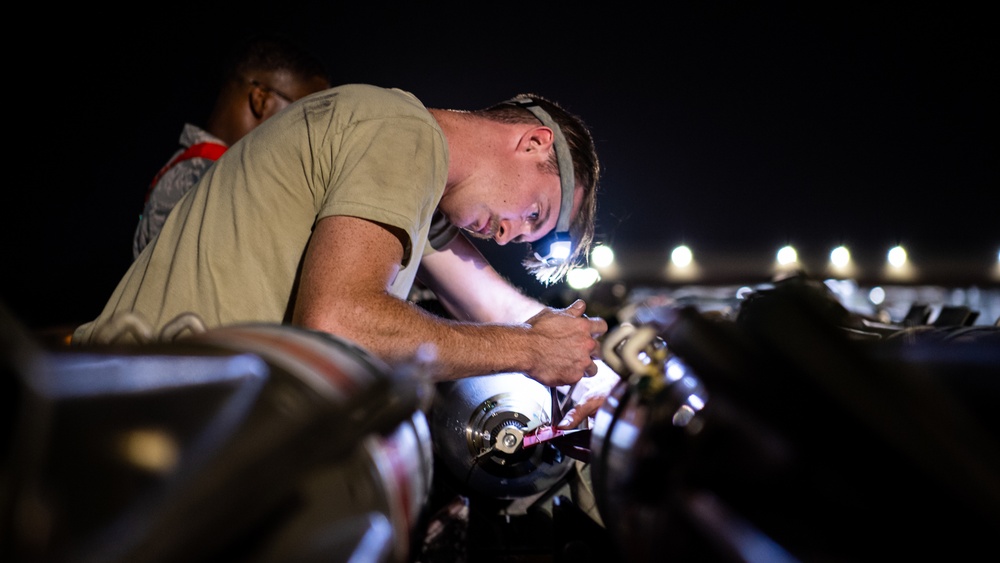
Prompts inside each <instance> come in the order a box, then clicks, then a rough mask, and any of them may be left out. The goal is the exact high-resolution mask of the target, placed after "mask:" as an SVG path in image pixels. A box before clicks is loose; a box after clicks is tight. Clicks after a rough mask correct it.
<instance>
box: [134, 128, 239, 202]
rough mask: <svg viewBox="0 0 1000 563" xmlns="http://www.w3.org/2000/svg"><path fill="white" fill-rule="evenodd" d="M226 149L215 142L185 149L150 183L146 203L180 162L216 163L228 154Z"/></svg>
mask: <svg viewBox="0 0 1000 563" xmlns="http://www.w3.org/2000/svg"><path fill="white" fill-rule="evenodd" d="M226 148H228V147H226V145H220V144H219V143H213V142H204V143H195V144H193V145H191V146H190V147H188V148H187V149H185V150H184V152H182V153H181V154H179V155H177V156H176V157H174V158H172V159H171V160H170V162H168V163H166V164H165V165H164V166H163V168H161V169H160V171H159V172H157V173H156V177H154V178H153V181H152V182H150V184H149V189H148V190H146V200H145V201H149V195H150V194H151V193H153V187H154V186H155V185H156V183H157V182H159V181H160V178H162V177H163V175H164V174H166V173H167V170H170V169H171V168H173V167H174V165H176V164H177V163H178V162H181V161H183V160H187V159H189V158H207V159H209V160H211V161H213V162H214V161H216V160H219V157H220V156H222V153H224V152H226Z"/></svg>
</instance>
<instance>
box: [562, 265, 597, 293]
mask: <svg viewBox="0 0 1000 563" xmlns="http://www.w3.org/2000/svg"><path fill="white" fill-rule="evenodd" d="M600 279H601V275H600V274H598V273H597V270H595V269H593V268H574V269H572V270H570V271H569V272H568V273H567V274H566V283H568V284H569V286H570V287H572V288H573V289H586V288H588V287H590V286H592V285H594V284H595V283H597V281H598V280H600Z"/></svg>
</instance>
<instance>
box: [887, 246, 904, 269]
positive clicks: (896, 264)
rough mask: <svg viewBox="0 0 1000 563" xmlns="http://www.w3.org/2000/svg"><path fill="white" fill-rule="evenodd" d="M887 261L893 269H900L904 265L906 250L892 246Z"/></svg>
mask: <svg viewBox="0 0 1000 563" xmlns="http://www.w3.org/2000/svg"><path fill="white" fill-rule="evenodd" d="M888 259H889V264H891V265H892V267H893V268H902V267H903V265H904V264H906V250H905V249H904V248H903V247H902V246H894V247H892V248H891V249H890V250H889V255H888Z"/></svg>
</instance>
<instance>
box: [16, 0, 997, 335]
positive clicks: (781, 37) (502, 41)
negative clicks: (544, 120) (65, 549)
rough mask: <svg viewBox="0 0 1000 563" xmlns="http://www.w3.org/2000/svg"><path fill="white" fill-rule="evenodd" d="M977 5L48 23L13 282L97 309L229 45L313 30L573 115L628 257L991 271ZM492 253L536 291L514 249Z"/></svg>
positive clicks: (334, 12)
mask: <svg viewBox="0 0 1000 563" xmlns="http://www.w3.org/2000/svg"><path fill="white" fill-rule="evenodd" d="M432 10H437V11H436V12H435V11H432ZM981 10H983V11H981ZM984 10H985V8H967V7H961V8H954V7H949V8H947V9H946V8H943V7H938V6H929V5H928V6H923V5H919V6H913V5H908V6H902V7H892V6H870V5H862V4H858V5H857V6H850V5H846V6H845V5H844V4H837V5H836V6H833V5H831V6H821V7H817V6H803V7H796V8H791V9H788V10H779V9H778V8H772V7H764V8H760V7H748V6H745V5H738V6H731V7H727V8H725V9H723V8H720V7H714V6H700V5H692V6H680V7H678V6H670V7H663V8H658V9H657V10H656V11H655V12H653V11H650V12H649V13H645V12H641V11H639V12H626V11H625V10H622V11H620V12H615V11H612V10H610V9H608V8H601V7H598V8H585V7H582V6H579V5H565V6H564V5H561V4H559V3H555V4H553V3H548V4H545V5H543V6H540V7H534V8H532V9H531V11H530V12H523V11H520V10H510V11H505V12H504V13H503V14H500V13H496V14H492V15H486V16H483V15H480V16H476V17H472V16H464V15H463V14H465V13H466V12H464V11H463V12H461V13H459V12H455V13H454V14H447V13H444V11H445V8H443V7H440V6H422V7H421V6H414V5H412V4H406V5H400V6H379V7H365V6H332V5H330V3H318V2H306V1H301V2H295V1H293V2H289V3H286V5H284V10H283V11H282V12H281V13H275V14H273V17H269V19H268V21H266V22H254V21H252V20H251V16H250V15H246V14H243V13H235V12H234V13H233V14H228V15H225V17H227V18H229V20H228V21H229V25H227V26H217V25H214V24H212V23H211V22H212V19H213V17H222V16H223V15H224V10H222V9H217V8H211V7H209V8H206V12H205V13H204V14H201V15H200V16H199V19H200V20H201V21H199V23H198V24H197V27H191V26H192V25H194V23H193V21H192V19H191V16H190V14H173V13H165V14H163V15H162V16H157V17H155V18H152V19H151V20H150V21H146V19H141V20H140V19H139V18H137V17H132V16H130V15H128V14H125V15H122V16H121V17H123V18H124V19H125V21H122V22H119V21H117V19H116V22H115V23H113V24H112V23H111V22H109V21H103V20H102V21H98V22H97V23H96V24H89V25H86V26H85V25H78V26H77V25H74V26H73V27H72V29H61V30H60V29H57V28H45V29H43V30H41V31H40V32H39V33H38V34H37V35H36V36H35V38H36V40H37V41H38V42H39V43H42V44H44V45H45V46H46V49H49V50H52V51H55V52H58V53H61V54H62V59H60V61H59V62H58V64H53V63H51V62H46V63H45V64H44V65H42V64H41V63H40V57H38V56H36V55H34V53H32V54H30V55H24V56H20V58H18V59H16V60H15V61H14V62H15V68H14V72H15V73H14V74H13V75H12V76H13V77H15V78H18V79H21V80H24V81H25V82H24V84H29V85H33V86H37V88H38V89H39V90H38V91H39V92H40V95H41V96H42V100H41V101H42V103H41V104H39V105H38V106H37V109H34V110H32V111H31V112H30V113H29V115H31V116H32V118H31V119H32V121H30V122H27V126H25V127H21V128H19V129H18V131H17V132H18V133H19V134H20V136H21V137H22V138H21V139H18V140H17V141H16V144H17V146H16V147H15V149H14V157H15V162H16V163H17V164H18V165H20V166H23V167H24V168H25V169H27V170H28V171H30V173H31V178H32V180H33V181H32V182H25V183H24V184H22V185H20V186H16V187H15V188H14V189H15V190H16V193H17V195H16V196H15V197H14V202H15V205H14V206H11V207H9V208H8V214H9V215H11V217H10V218H9V219H8V220H7V221H6V222H5V224H6V225H7V233H6V235H7V236H5V237H4V239H5V240H6V241H7V242H6V243H5V244H6V245H7V247H8V249H9V251H8V252H7V253H6V254H7V255H8V256H13V260H12V261H9V262H8V267H7V268H6V272H7V273H6V274H5V275H4V276H3V291H2V294H0V295H2V298H3V301H4V302H5V303H6V305H7V306H8V307H10V308H11V309H12V310H13V311H14V313H15V315H16V316H17V317H18V318H20V319H21V320H22V321H23V322H25V323H26V324H28V325H29V326H30V327H44V326H48V325H51V324H61V323H76V322H83V321H86V320H89V319H90V318H92V317H93V316H96V314H97V313H98V312H99V310H100V308H101V307H103V304H104V303H105V302H106V300H107V299H108V297H109V296H110V295H111V292H112V291H113V290H114V286H115V284H116V283H117V281H118V279H120V277H121V276H122V274H123V273H124V271H125V269H126V268H127V267H128V264H129V263H130V261H131V250H130V246H131V237H132V233H133V230H134V228H135V222H136V220H137V217H138V213H139V211H140V208H141V203H142V198H143V195H144V193H145V189H146V188H147V186H148V183H149V180H150V179H151V177H152V175H153V174H154V173H155V172H156V170H158V169H159V167H160V166H161V165H162V164H163V162H164V161H165V160H166V158H167V157H168V156H169V155H170V154H171V153H172V152H173V150H174V149H175V147H176V141H177V137H178V136H179V134H180V130H181V127H182V126H183V124H184V123H185V122H186V121H191V122H195V123H199V122H200V121H201V120H203V118H204V116H205V115H207V112H208V110H209V108H210V105H211V102H212V98H213V95H214V78H215V77H214V73H215V71H216V70H217V68H218V65H219V64H220V59H221V57H222V56H223V54H224V52H225V48H226V47H227V46H228V45H230V44H231V43H232V42H234V41H237V40H238V39H239V38H241V37H244V36H246V35H249V34H251V33H254V32H258V31H275V32H280V33H284V34H287V35H290V36H293V37H295V38H296V39H298V40H300V41H302V42H304V43H305V44H307V45H308V46H310V47H311V48H312V49H313V50H315V51H316V52H317V53H318V54H320V55H321V56H322V57H323V58H324V59H325V60H326V61H327V64H328V65H329V66H330V69H331V71H332V74H333V77H334V80H335V82H338V83H346V82H368V83H373V84H378V85H382V86H387V87H399V88H403V89H406V90H409V91H411V92H413V93H414V94H415V95H416V96H417V97H418V98H420V99H421V100H422V101H423V102H424V103H425V104H426V105H428V106H429V107H441V108H458V109H475V108H479V107H484V106H486V105H489V104H491V103H494V102H496V101H500V100H501V99H506V98H508V97H510V96H512V95H514V94H517V93H522V92H536V93H539V94H542V95H544V96H546V97H549V98H551V99H553V100H556V101H557V102H559V103H560V104H562V105H563V106H565V107H566V108H567V109H569V110H570V111H572V112H574V113H577V114H578V115H580V116H581V117H583V119H584V120H585V121H586V122H587V123H588V124H589V125H590V127H591V128H592V131H593V134H594V136H595V141H596V143H597V148H598V152H599V154H600V157H601V161H602V169H603V176H602V183H601V190H602V191H601V193H600V195H599V203H598V204H599V211H598V240H599V241H600V242H606V243H608V244H610V245H612V246H613V247H614V248H616V249H617V250H618V252H619V256H621V257H626V256H630V255H631V256H642V257H643V258H636V260H638V261H639V263H638V264H633V265H632V268H633V269H637V270H640V269H644V268H645V269H648V268H651V267H652V268H654V269H655V264H652V260H654V258H649V257H650V256H652V257H655V256H657V255H658V254H657V253H658V252H660V249H662V256H663V257H664V258H663V259H664V261H665V259H666V256H667V255H668V253H669V249H670V248H672V247H673V246H675V245H677V244H680V243H687V244H690V245H692V246H693V247H694V248H695V249H696V252H698V253H699V255H700V257H702V258H704V259H710V258H711V257H713V256H715V257H718V259H719V260H723V261H725V263H728V264H729V266H733V265H734V264H735V263H734V261H733V260H731V259H729V258H727V256H734V255H739V256H743V257H745V258H746V259H748V260H750V259H753V260H759V258H757V256H761V257H770V256H771V255H773V252H774V250H775V249H776V248H777V247H778V246H780V245H781V244H784V243H786V242H787V243H791V244H794V245H796V246H797V247H798V248H800V255H801V256H802V257H803V259H805V260H809V261H810V262H812V263H816V261H821V260H823V259H824V257H825V254H826V253H828V252H829V249H830V248H832V246H833V245H835V244H838V243H840V242H843V243H846V244H847V245H848V246H849V247H850V248H851V249H852V252H853V253H854V254H855V255H856V256H858V257H859V258H861V257H864V259H865V260H866V261H872V262H874V261H879V260H882V257H883V256H884V253H885V250H886V249H887V248H888V247H889V246H891V245H892V244H896V243H901V244H903V245H904V246H906V247H907V248H908V249H910V250H911V257H912V258H913V260H914V261H915V263H917V264H919V265H921V267H923V268H924V269H925V271H926V273H927V274H928V275H930V277H928V278H926V280H927V282H928V283H949V284H958V285H961V284H970V285H971V284H975V285H987V286H997V285H998V284H1000V278H998V277H997V276H998V274H997V273H996V271H995V270H996V267H997V263H996V261H997V252H998V251H1000V228H997V226H996V224H997V219H996V216H997V210H998V209H1000V197H998V196H997V186H998V185H1000V182H998V181H997V180H998V178H997V166H996V159H997V154H998V152H997V150H996V148H997V147H996V141H995V140H994V139H995V136H994V135H993V134H992V131H993V129H994V128H993V127H992V125H993V124H994V121H995V117H994V114H995V110H994V109H993V107H994V103H995V102H994V100H995V98H996V88H995V86H993V85H992V79H991V78H990V77H991V76H993V75H994V74H995V68H994V67H995V65H994V63H993V61H994V58H995V56H994V53H995V42H996V40H995V38H994V35H995V34H993V33H992V31H990V30H988V29H987V22H990V21H992V19H991V18H988V17H986V14H985V11H984ZM165 12H170V10H165ZM38 21H44V18H40V19H39V20H38ZM205 22H208V23H205ZM217 28H218V29H217ZM220 29H221V31H220ZM39 52H43V50H41V49H40V50H39ZM28 92H30V93H34V92H35V90H34V89H31V90H29V91H28ZM8 94H9V95H10V94H17V99H18V103H23V104H25V105H30V104H32V103H33V100H32V99H31V98H30V97H28V96H27V95H25V94H24V91H8ZM14 111H15V112H16V111H18V109H17V108H15V109H14ZM15 119H18V120H21V121H22V122H24V121H26V118H25V117H15ZM491 254H492V255H493V256H495V257H496V258H497V260H498V262H497V267H498V269H500V270H501V272H502V273H505V274H507V275H509V276H510V277H511V278H512V280H514V281H516V282H517V283H519V284H520V285H522V287H524V289H525V290H526V291H528V292H529V293H534V294H538V295H541V294H542V293H543V292H544V291H545V289H544V288H541V287H539V286H534V285H532V284H531V282H530V281H525V280H526V278H525V277H523V276H522V275H521V273H520V272H519V271H518V270H519V266H518V265H517V260H516V255H515V253H514V252H513V251H512V250H511V249H500V250H498V251H497V252H493V253H491ZM979 264H982V266H979ZM977 273H981V274H982V275H977ZM732 275H733V277H734V278H735V277H738V276H739V271H738V270H737V271H735V273H733V274H732ZM746 275H747V277H748V278H751V277H756V276H758V273H757V272H756V271H751V270H749V269H748V270H747V271H746ZM636 279H638V278H636ZM727 279H729V278H727ZM646 281H648V280H646V279H645V278H644V283H645V282H646Z"/></svg>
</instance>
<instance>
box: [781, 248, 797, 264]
mask: <svg viewBox="0 0 1000 563" xmlns="http://www.w3.org/2000/svg"><path fill="white" fill-rule="evenodd" d="M798 261H799V254H798V252H796V251H795V248H793V247H791V246H783V247H781V250H779V251H778V264H781V265H782V266H788V265H789V264H794V263H796V262H798Z"/></svg>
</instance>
